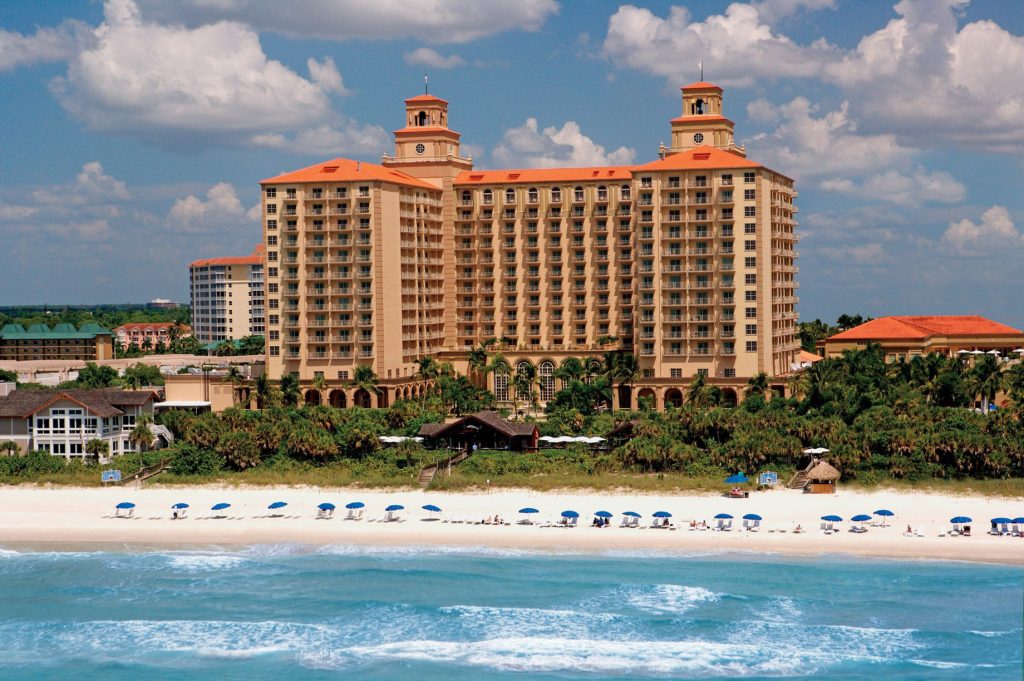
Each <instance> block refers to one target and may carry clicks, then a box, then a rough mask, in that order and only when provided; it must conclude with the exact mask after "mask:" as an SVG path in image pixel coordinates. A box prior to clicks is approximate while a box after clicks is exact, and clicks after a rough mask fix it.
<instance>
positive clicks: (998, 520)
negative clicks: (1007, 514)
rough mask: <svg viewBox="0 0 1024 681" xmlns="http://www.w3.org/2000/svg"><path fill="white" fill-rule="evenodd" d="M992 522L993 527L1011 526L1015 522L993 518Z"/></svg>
mask: <svg viewBox="0 0 1024 681" xmlns="http://www.w3.org/2000/svg"><path fill="white" fill-rule="evenodd" d="M990 522H991V523H992V524H993V525H1009V524H1010V523H1012V522H1013V521H1012V520H1010V519H1009V518H993V519H992V520H991V521H990Z"/></svg>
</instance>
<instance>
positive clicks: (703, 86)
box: [679, 80, 722, 92]
mask: <svg viewBox="0 0 1024 681" xmlns="http://www.w3.org/2000/svg"><path fill="white" fill-rule="evenodd" d="M679 89H680V90H682V91H684V92H685V91H687V90H716V91H718V92H721V91H722V88H720V87H718V86H717V85H715V84H714V83H708V82H707V81H703V80H701V81H697V82H696V83H690V84H689V85H684V86H683V87H681V88H679Z"/></svg>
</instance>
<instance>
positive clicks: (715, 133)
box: [261, 83, 799, 408]
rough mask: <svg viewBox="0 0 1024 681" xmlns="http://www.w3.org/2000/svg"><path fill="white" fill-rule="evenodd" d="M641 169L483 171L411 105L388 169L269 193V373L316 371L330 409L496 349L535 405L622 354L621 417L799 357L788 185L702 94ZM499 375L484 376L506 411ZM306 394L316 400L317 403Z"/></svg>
mask: <svg viewBox="0 0 1024 681" xmlns="http://www.w3.org/2000/svg"><path fill="white" fill-rule="evenodd" d="M682 104H683V112H682V115H681V116H679V117H677V118H675V119H673V120H672V121H671V130H670V131H671V145H670V146H668V147H666V146H662V147H661V149H660V150H659V153H658V158H657V159H656V160H654V161H652V162H650V163H646V164H639V165H631V166H614V167H592V168H546V169H529V170H484V171H477V170H474V169H473V167H472V160H471V159H470V158H465V157H462V156H460V154H459V140H460V136H459V134H458V133H457V132H454V131H453V130H451V129H450V128H449V127H448V103H447V102H445V101H444V100H442V99H440V98H438V97H434V96H432V95H420V96H418V97H413V98H411V99H408V100H406V102H405V110H406V120H405V125H404V126H403V127H402V128H401V129H399V130H396V131H395V152H394V155H388V156H384V157H383V160H382V164H381V165H376V164H369V163H360V162H358V161H350V160H346V159H335V160H332V161H328V162H326V163H320V164H317V165H314V166H311V167H309V168H305V169H302V170H299V171H296V172H294V173H288V174H285V175H281V176H278V177H274V178H270V179H267V180H264V181H263V182H262V183H261V184H262V189H263V191H262V194H263V213H264V239H265V244H266V246H267V259H268V269H267V275H268V276H267V290H268V341H267V349H268V373H269V374H270V375H271V376H272V377H277V376H280V375H282V374H284V373H294V374H295V375H297V376H298V377H299V378H300V380H302V381H304V382H308V381H311V380H312V379H313V378H314V377H316V376H322V377H323V378H324V379H325V380H326V381H327V382H328V384H329V385H330V389H329V392H328V395H326V397H327V398H328V399H329V400H330V401H331V402H332V403H334V404H336V405H344V404H350V403H352V401H353V400H355V401H356V402H357V403H364V404H365V403H367V402H369V401H372V400H370V396H368V395H365V394H360V395H356V394H355V393H354V392H353V391H352V389H351V388H347V387H346V386H345V383H346V381H347V380H348V379H350V377H351V375H352V372H353V371H354V368H355V366H356V365H359V364H366V365H369V366H371V367H372V368H373V369H374V371H375V372H376V373H377V375H378V376H379V377H380V379H381V381H382V385H381V393H380V396H379V399H378V400H377V401H376V403H379V404H387V403H388V402H389V401H391V400H393V399H396V398H400V397H409V396H412V395H414V394H416V392H417V391H418V390H419V388H418V386H416V384H415V381H414V380H413V376H414V374H415V370H416V366H415V363H414V362H415V360H416V359H417V358H419V357H422V356H424V355H433V356H436V357H438V358H439V359H443V360H446V361H452V362H454V363H455V364H456V367H457V368H460V369H462V370H463V371H465V370H467V369H468V367H467V366H466V364H467V360H466V352H467V350H468V349H470V348H472V347H474V346H477V345H479V344H481V343H484V342H486V341H489V340H491V339H495V338H498V339H502V342H501V344H500V346H499V347H500V349H501V350H502V352H503V353H504V355H505V357H506V359H508V360H509V361H510V363H511V364H512V367H513V371H517V370H520V367H525V365H526V364H530V365H532V366H533V367H534V368H535V369H536V372H537V374H538V376H539V383H540V386H539V388H540V390H539V393H540V394H539V397H540V400H541V402H546V401H547V400H549V399H551V397H552V396H553V395H554V393H555V391H556V390H557V389H558V387H559V385H558V382H557V380H556V379H555V378H554V376H553V374H554V372H555V370H556V369H557V367H558V366H559V364H561V363H562V362H564V361H565V360H566V359H567V358H569V357H579V358H585V357H588V356H599V355H601V354H603V353H604V352H606V351H609V350H624V351H630V352H632V353H633V354H634V355H635V356H636V357H637V358H638V360H639V364H640V373H639V375H638V376H637V377H636V379H635V380H634V381H633V382H632V385H631V386H624V387H623V388H622V389H621V390H619V391H617V392H616V395H615V396H614V401H615V403H616V406H621V407H631V406H636V405H637V403H638V400H639V399H641V398H646V399H648V400H650V401H652V402H653V403H654V404H655V405H656V406H658V407H659V408H660V407H663V406H664V405H665V404H668V403H679V402H681V401H682V399H683V392H684V390H685V387H686V386H687V385H688V383H689V382H690V381H692V379H693V378H694V377H695V376H697V375H704V376H706V377H707V378H708V380H709V382H711V383H716V384H719V385H721V386H722V387H723V388H724V389H725V390H726V394H727V395H731V396H732V397H733V398H735V397H736V395H737V394H738V393H737V389H738V388H739V387H740V386H741V384H742V383H743V382H745V381H746V380H747V379H748V378H749V377H751V376H753V375H755V374H757V373H759V372H762V371H763V372H765V373H767V374H768V375H770V376H778V375H781V374H783V373H786V372H787V371H789V368H790V367H791V366H792V365H793V364H794V363H795V362H796V360H797V356H798V352H799V343H798V341H797V329H796V320H797V314H796V311H795V304H796V303H797V298H796V295H795V289H796V288H797V283H796V281H795V274H796V271H797V269H796V266H795V259H796V257H797V253H796V251H795V250H794V246H795V243H796V240H797V237H796V235H795V231H794V230H795V226H796V222H795V220H794V216H795V213H796V207H795V206H794V204H793V199H794V198H795V197H796V192H795V191H794V188H793V181H792V180H791V179H789V178H788V177H786V176H784V175H781V174H779V173H778V172H775V171H773V170H770V169H768V168H766V167H764V166H763V165H761V164H759V163H756V162H754V161H752V160H750V159H748V158H746V154H745V150H744V149H743V148H742V147H739V146H737V145H736V144H735V141H734V139H733V123H732V121H730V120H729V119H727V118H725V117H724V115H723V113H722V111H723V109H722V90H721V89H720V88H718V87H717V86H715V85H712V84H710V83H694V84H692V85H688V86H686V87H684V88H682ZM511 378H512V377H511V376H502V375H498V376H492V377H490V378H489V381H490V387H491V388H492V389H493V390H494V392H495V394H496V396H497V398H498V400H499V401H510V400H512V399H513V398H514V397H515V396H514V395H512V394H511V393H510V390H511V387H510V386H511V385H512V383H513V381H512V380H511ZM321 397H323V396H321V395H320V394H319V393H312V392H311V393H310V394H309V399H310V401H314V402H315V401H319V400H320V399H321Z"/></svg>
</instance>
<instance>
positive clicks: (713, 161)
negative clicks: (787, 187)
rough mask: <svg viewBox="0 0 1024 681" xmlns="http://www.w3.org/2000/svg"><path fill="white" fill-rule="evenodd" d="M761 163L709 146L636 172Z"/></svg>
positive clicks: (756, 165) (748, 166) (753, 166)
mask: <svg viewBox="0 0 1024 681" xmlns="http://www.w3.org/2000/svg"><path fill="white" fill-rule="evenodd" d="M762 167H763V166H762V165H761V164H760V163H756V162H754V161H751V160H750V159H747V158H743V157H742V156H740V155H738V154H734V153H732V152H729V151H724V150H722V149H716V148H715V147H709V146H707V145H703V146H699V147H694V148H693V149H690V150H688V151H680V152H679V153H677V154H672V155H671V156H666V157H665V158H663V159H659V160H657V161H653V162H652V163H648V164H646V165H642V166H638V167H637V168H636V169H635V170H636V171H637V172H643V171H647V170H651V171H658V170H700V169H702V168H707V169H709V170H710V169H713V168H762Z"/></svg>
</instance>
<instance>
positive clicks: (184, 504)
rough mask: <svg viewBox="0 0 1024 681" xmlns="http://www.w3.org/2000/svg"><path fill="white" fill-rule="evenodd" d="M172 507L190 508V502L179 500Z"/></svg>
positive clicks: (179, 508)
mask: <svg viewBox="0 0 1024 681" xmlns="http://www.w3.org/2000/svg"><path fill="white" fill-rule="evenodd" d="M171 508H175V509H178V510H181V509H183V508H188V504H186V503H185V502H184V501H179V502H178V503H176V504H175V505H174V506H171Z"/></svg>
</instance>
